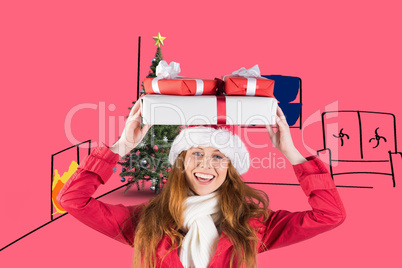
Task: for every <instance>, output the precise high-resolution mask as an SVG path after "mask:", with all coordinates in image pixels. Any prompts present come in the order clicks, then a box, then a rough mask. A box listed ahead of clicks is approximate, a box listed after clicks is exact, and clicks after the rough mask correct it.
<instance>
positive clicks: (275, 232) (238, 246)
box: [57, 101, 345, 268]
mask: <svg viewBox="0 0 402 268" xmlns="http://www.w3.org/2000/svg"><path fill="white" fill-rule="evenodd" d="M139 103H140V102H139V101H137V102H136V104H135V105H134V107H133V108H132V110H131V112H130V115H129V118H128V119H127V122H126V126H125V129H124V131H123V133H122V136H121V138H120V139H119V141H118V142H116V143H115V144H114V145H113V146H111V147H109V148H108V147H106V146H101V147H98V148H95V149H94V150H93V151H92V153H91V154H90V155H89V156H87V157H86V158H85V159H84V161H83V162H82V163H81V164H80V166H79V168H78V170H77V171H76V173H75V174H74V175H73V176H72V177H71V178H70V179H69V180H68V181H67V183H66V185H65V186H64V187H63V189H62V190H61V192H60V193H59V195H58V198H57V201H58V203H59V204H60V205H61V206H62V207H63V208H64V209H65V210H66V211H67V212H69V213H70V214H71V215H73V216H74V217H76V218H77V219H78V220H80V221H82V222H83V223H85V224H87V225H89V226H90V227H92V228H94V229H96V230H98V231H100V232H102V233H104V234H106V235H108V236H110V237H112V238H114V239H116V240H118V241H120V242H123V243H125V244H128V245H130V246H132V247H134V260H133V267H197V268H198V267H219V268H220V267H255V266H256V255H257V254H258V253H261V252H264V251H266V250H268V249H274V248H278V247H282V246H286V245H290V244H292V243H296V242H299V241H302V240H305V239H308V238H310V237H313V236H315V235H317V234H319V233H322V232H325V231H328V230H330V229H333V228H335V227H336V226H338V225H339V224H341V223H342V222H343V221H344V219H345V210H344V208H343V205H342V202H341V199H340V197H339V195H338V192H337V190H336V187H335V185H334V183H333V181H332V179H331V176H330V175H329V173H328V171H327V169H326V168H325V166H324V164H323V163H322V162H321V161H320V160H319V159H318V158H316V157H315V156H309V157H307V158H304V157H303V156H302V155H301V154H300V153H299V151H298V150H297V149H296V148H295V146H294V145H293V142H292V139H291V135H290V131H289V126H288V124H287V122H286V118H285V116H284V114H283V112H282V111H281V109H280V108H279V107H278V111H277V114H278V116H277V127H278V130H277V132H274V131H273V129H272V128H271V126H269V125H267V126H266V128H267V130H268V134H269V137H270V139H271V141H272V144H273V146H274V147H276V148H277V149H278V150H279V151H280V152H281V153H282V154H283V155H284V156H285V157H286V158H287V159H288V160H289V162H290V163H291V164H292V165H293V169H294V171H295V174H296V177H297V178H298V180H299V182H300V185H301V187H302V189H303V191H304V192H305V194H306V195H307V196H308V198H309V199H308V200H309V203H310V205H311V206H312V210H310V211H304V212H294V213H290V212H288V211H284V210H279V211H272V210H270V209H269V208H268V197H267V195H266V194H265V193H264V192H263V191H260V190H256V189H253V188H251V187H249V186H247V185H246V184H244V183H243V181H242V180H241V176H240V175H241V174H243V173H245V172H246V171H247V170H248V168H249V166H250V159H249V154H248V152H247V149H246V147H245V146H244V144H243V142H242V141H241V140H240V139H239V137H238V136H236V135H233V134H232V133H231V132H230V131H228V130H226V129H224V128H219V127H202V126H200V127H193V128H187V129H184V130H182V131H181V132H180V134H179V135H178V136H177V137H176V138H175V140H174V142H173V143H172V147H171V150H170V154H169V161H170V163H171V164H172V170H171V172H170V173H169V177H168V181H167V184H166V185H165V187H164V189H163V191H162V192H161V193H160V194H159V195H158V196H157V197H155V198H153V199H151V201H150V202H149V203H146V204H141V205H137V206H124V205H121V204H119V205H111V204H106V203H103V202H101V201H98V200H96V199H94V198H92V197H91V196H92V195H93V193H94V192H95V190H96V189H97V187H99V185H100V184H104V183H106V182H107V180H108V179H109V178H110V176H111V175H112V169H113V167H114V166H115V165H116V163H117V161H118V160H119V158H120V157H122V156H124V155H126V154H127V153H129V152H130V151H131V150H132V149H133V148H134V147H136V146H137V145H138V144H139V143H140V142H141V140H142V139H143V137H144V136H145V134H146V133H147V131H148V130H149V128H150V127H151V126H149V125H145V126H143V128H142V129H141V112H140V109H139V108H140V107H139Z"/></svg>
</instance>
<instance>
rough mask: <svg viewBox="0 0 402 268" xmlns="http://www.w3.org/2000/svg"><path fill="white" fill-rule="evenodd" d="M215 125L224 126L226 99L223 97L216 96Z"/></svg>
mask: <svg viewBox="0 0 402 268" xmlns="http://www.w3.org/2000/svg"><path fill="white" fill-rule="evenodd" d="M216 113H217V116H218V117H217V119H216V123H217V124H223V125H226V97H225V96H224V95H221V96H216Z"/></svg>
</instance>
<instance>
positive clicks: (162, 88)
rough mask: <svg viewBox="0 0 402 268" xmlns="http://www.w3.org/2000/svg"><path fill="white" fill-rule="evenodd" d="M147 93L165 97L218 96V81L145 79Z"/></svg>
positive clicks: (183, 78) (182, 78)
mask: <svg viewBox="0 0 402 268" xmlns="http://www.w3.org/2000/svg"><path fill="white" fill-rule="evenodd" d="M144 88H145V92H146V93H149V94H163V95H182V96H185V95H216V91H217V88H218V80H216V79H215V80H212V79H195V78H185V77H181V78H177V79H159V78H145V79H144Z"/></svg>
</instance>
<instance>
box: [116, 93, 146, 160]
mask: <svg viewBox="0 0 402 268" xmlns="http://www.w3.org/2000/svg"><path fill="white" fill-rule="evenodd" d="M140 102H141V97H140V98H139V99H138V100H137V102H136V103H135V104H134V106H133V108H131V111H130V114H129V116H128V118H127V121H126V125H125V127H124V130H123V133H122V134H121V136H120V139H119V140H118V141H117V142H116V143H115V144H113V145H112V146H111V147H110V150H112V151H113V152H114V153H118V154H119V155H120V156H122V157H123V156H125V155H126V154H127V153H129V152H130V151H131V150H132V149H134V148H135V147H136V146H137V145H138V144H139V143H140V142H141V141H142V139H143V138H144V136H145V135H146V134H147V132H148V130H149V129H150V128H151V127H152V125H144V126H143V128H142V129H141V109H140Z"/></svg>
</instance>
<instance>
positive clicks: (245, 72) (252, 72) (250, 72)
mask: <svg viewBox="0 0 402 268" xmlns="http://www.w3.org/2000/svg"><path fill="white" fill-rule="evenodd" d="M232 74H233V75H238V76H242V77H246V78H251V77H261V73H260V68H259V67H258V64H256V65H254V66H253V67H251V68H250V69H246V68H244V67H241V68H240V69H239V70H237V71H234V72H233V73H232Z"/></svg>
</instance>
